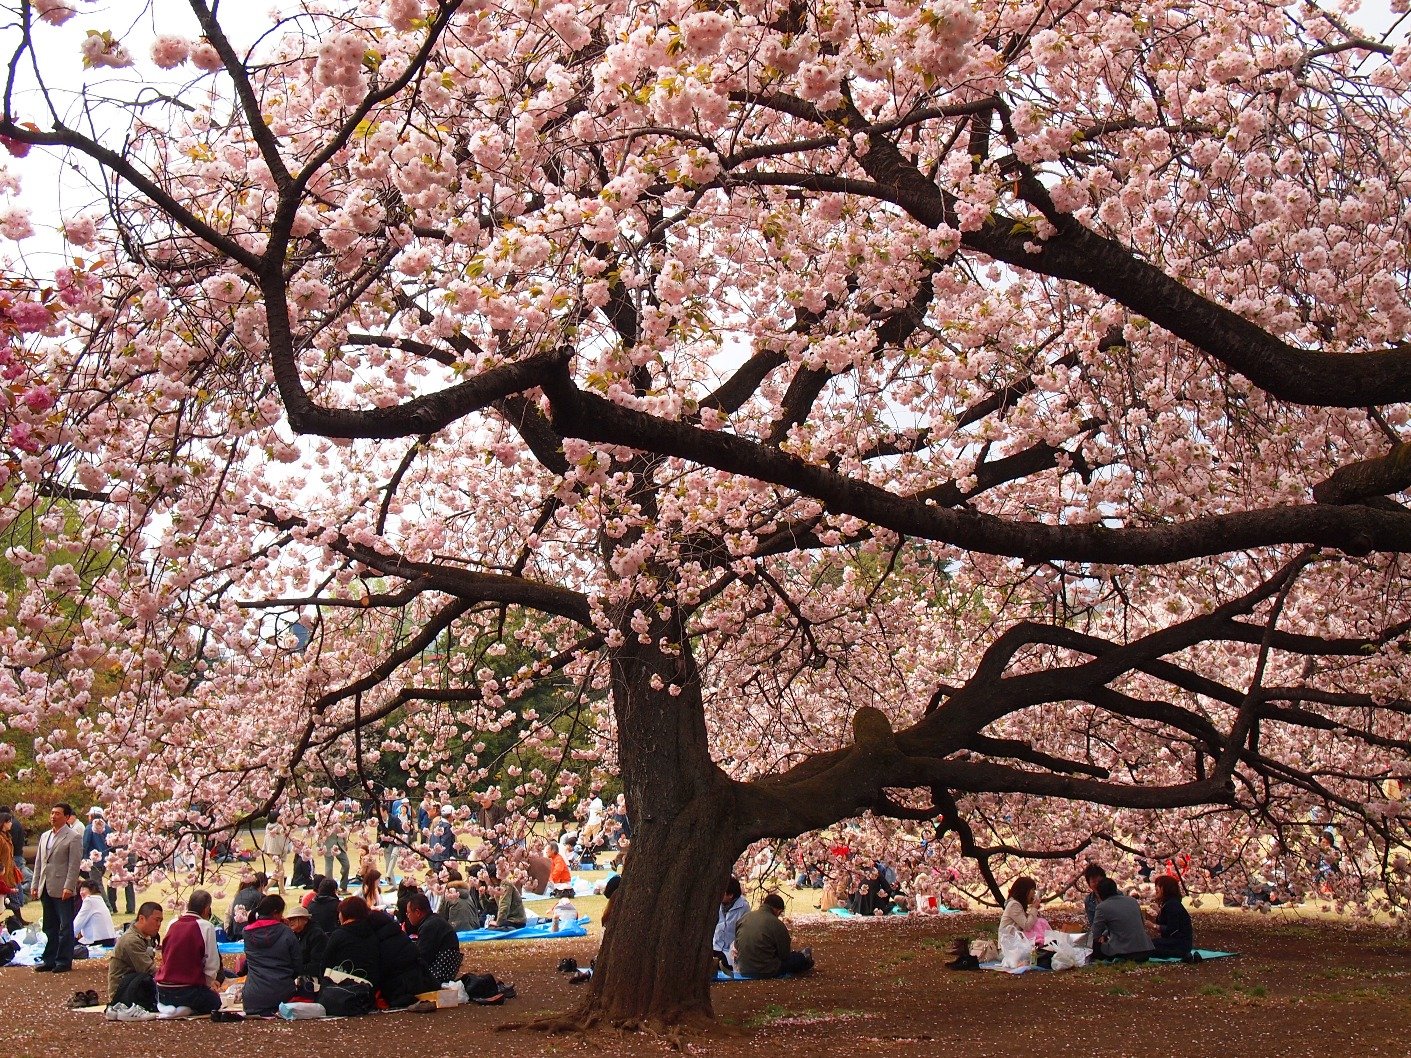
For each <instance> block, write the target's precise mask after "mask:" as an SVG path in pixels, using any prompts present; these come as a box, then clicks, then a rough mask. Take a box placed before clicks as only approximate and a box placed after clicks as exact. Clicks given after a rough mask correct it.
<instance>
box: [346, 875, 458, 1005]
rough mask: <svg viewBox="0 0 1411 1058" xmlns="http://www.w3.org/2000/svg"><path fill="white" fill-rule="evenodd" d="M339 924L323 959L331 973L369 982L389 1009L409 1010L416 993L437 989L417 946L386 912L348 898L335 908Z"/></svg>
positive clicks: (357, 897) (359, 899)
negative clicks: (337, 972)
mask: <svg viewBox="0 0 1411 1058" xmlns="http://www.w3.org/2000/svg"><path fill="white" fill-rule="evenodd" d="M338 922H339V926H338V929H337V930H336V931H335V932H334V934H333V936H332V937H330V938H329V939H328V950H327V952H326V953H325V955H324V958H325V959H326V960H327V963H328V967H329V969H330V970H333V969H337V970H346V971H348V972H350V973H353V974H356V975H357V976H358V977H361V978H363V979H364V980H366V981H369V982H371V983H372V986H373V988H374V989H375V990H376V991H377V992H378V993H379V994H380V995H381V996H382V1001H383V1002H384V1003H385V1004H387V1006H388V1007H405V1006H410V1005H411V1004H412V1003H414V1002H415V1001H416V997H417V995H418V994H419V993H421V992H429V991H431V990H432V989H434V988H436V987H437V985H438V982H436V981H433V980H432V979H431V974H430V972H429V971H428V970H427V969H426V966H425V965H424V964H423V963H422V961H421V955H420V954H419V953H418V951H417V947H416V944H415V943H414V942H413V941H412V939H411V938H410V937H408V936H407V935H406V934H405V933H403V932H402V931H401V929H399V928H398V926H397V921H396V919H394V918H393V917H392V916H391V915H389V914H387V912H385V911H374V910H373V909H371V908H369V907H368V904H367V901H366V900H364V899H363V898H362V897H360V896H350V897H348V898H347V899H346V900H344V901H343V903H342V904H340V905H339V906H338Z"/></svg>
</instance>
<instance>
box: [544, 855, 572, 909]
mask: <svg viewBox="0 0 1411 1058" xmlns="http://www.w3.org/2000/svg"><path fill="white" fill-rule="evenodd" d="M544 849H545V851H546V852H548V854H549V885H550V886H552V887H553V891H554V895H555V896H572V895H573V873H572V872H571V871H570V870H569V869H568V861H567V860H565V859H564V858H563V853H562V852H560V851H559V847H558V846H557V845H556V844H554V843H553V842H552V841H549V842H545V844H544Z"/></svg>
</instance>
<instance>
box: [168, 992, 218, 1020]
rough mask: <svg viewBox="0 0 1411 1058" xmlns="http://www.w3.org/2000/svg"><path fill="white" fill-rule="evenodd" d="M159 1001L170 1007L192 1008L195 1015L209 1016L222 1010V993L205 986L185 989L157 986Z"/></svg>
mask: <svg viewBox="0 0 1411 1058" xmlns="http://www.w3.org/2000/svg"><path fill="white" fill-rule="evenodd" d="M157 1001H158V1002H159V1003H165V1004H166V1005H167V1006H169V1007H190V1008H191V1012H192V1013H193V1014H209V1013H211V1012H212V1011H215V1010H219V1009H220V993H219V992H216V991H214V990H212V989H210V988H207V987H206V986H205V985H190V986H188V987H183V988H166V987H164V986H162V985H158V986H157Z"/></svg>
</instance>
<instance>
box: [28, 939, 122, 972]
mask: <svg viewBox="0 0 1411 1058" xmlns="http://www.w3.org/2000/svg"><path fill="white" fill-rule="evenodd" d="M112 954H113V949H112V948H98V947H93V948H89V949H88V959H76V960H75V962H87V961H89V960H92V959H106V958H109V957H110V956H111V955H112ZM43 955H44V941H42V940H41V941H40V942H39V943H38V944H21V945H20V950H19V951H17V952H16V953H15V957H14V958H13V959H11V960H10V961H9V962H7V963H6V964H5V965H6V966H37V965H39V960H40V959H41V958H42V957H43Z"/></svg>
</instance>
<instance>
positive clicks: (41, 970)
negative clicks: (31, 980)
mask: <svg viewBox="0 0 1411 1058" xmlns="http://www.w3.org/2000/svg"><path fill="white" fill-rule="evenodd" d="M34 972H35V973H37V974H51V973H53V972H54V964H53V963H49V962H42V963H36V964H35V967H34Z"/></svg>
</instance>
